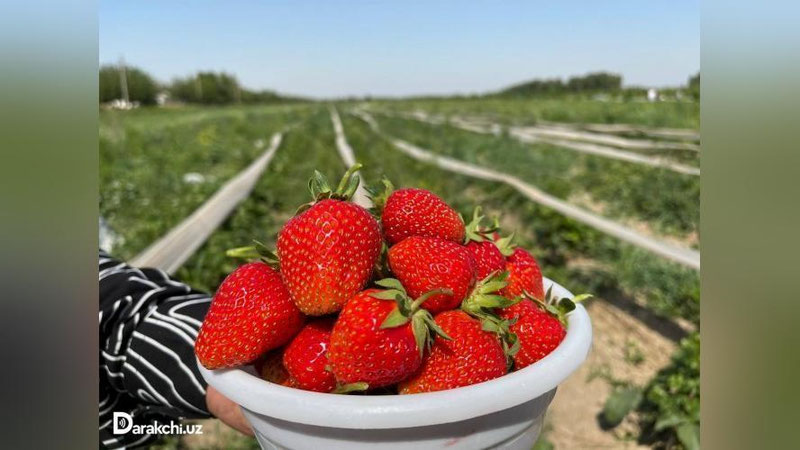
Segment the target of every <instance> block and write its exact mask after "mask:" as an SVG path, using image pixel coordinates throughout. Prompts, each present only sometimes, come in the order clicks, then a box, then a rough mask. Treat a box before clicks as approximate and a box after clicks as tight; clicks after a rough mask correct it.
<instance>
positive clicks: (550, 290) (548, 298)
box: [544, 284, 553, 303]
mask: <svg viewBox="0 0 800 450" xmlns="http://www.w3.org/2000/svg"><path fill="white" fill-rule="evenodd" d="M552 300H553V285H552V284H551V285H550V287H549V288H547V292H545V294H544V302H545V303H550V302H551V301H552Z"/></svg>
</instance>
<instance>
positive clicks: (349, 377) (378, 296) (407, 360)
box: [328, 279, 441, 389]
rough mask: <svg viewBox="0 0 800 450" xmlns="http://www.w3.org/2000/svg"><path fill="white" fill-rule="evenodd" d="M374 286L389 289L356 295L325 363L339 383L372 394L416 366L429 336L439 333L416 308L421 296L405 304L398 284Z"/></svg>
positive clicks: (341, 319) (385, 282)
mask: <svg viewBox="0 0 800 450" xmlns="http://www.w3.org/2000/svg"><path fill="white" fill-rule="evenodd" d="M378 284H379V285H383V286H385V287H389V288H390V289H388V290H380V289H368V290H365V291H363V292H359V293H358V294H356V295H355V296H354V297H353V298H352V299H350V301H348V302H347V304H346V305H345V307H344V309H343V310H342V312H341V314H340V315H339V319H338V320H337V321H336V325H334V327H333V333H332V335H331V346H330V350H329V352H328V359H329V361H330V363H331V368H332V369H333V373H334V374H335V375H336V380H337V381H338V382H339V383H342V384H345V385H348V384H352V383H366V384H367V385H368V386H369V388H370V389H374V388H379V387H383V386H390V385H392V384H395V383H397V382H399V381H401V380H403V379H405V378H408V376H410V375H411V374H412V373H414V371H415V370H417V369H418V368H419V366H420V364H421V363H422V354H423V350H424V348H425V347H427V346H429V345H430V342H431V335H430V330H433V331H434V332H437V333H441V330H439V329H438V327H437V326H436V324H435V323H434V322H433V318H432V317H431V315H430V313H429V312H428V311H426V310H424V309H420V308H419V305H420V304H421V303H422V302H424V301H425V298H426V296H422V297H420V298H418V299H417V300H415V301H414V302H411V301H410V299H409V298H408V297H407V295H406V293H405V291H404V290H403V287H402V285H401V284H400V282H399V281H397V280H394V279H386V280H381V281H379V282H378ZM392 299H396V301H397V303H395V302H393V301H391V300H392Z"/></svg>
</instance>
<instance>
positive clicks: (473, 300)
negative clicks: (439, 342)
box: [461, 271, 520, 317]
mask: <svg viewBox="0 0 800 450" xmlns="http://www.w3.org/2000/svg"><path fill="white" fill-rule="evenodd" d="M507 278H508V272H505V271H504V272H492V273H490V274H489V275H488V276H486V278H484V279H482V280H481V281H479V282H478V283H477V284H476V285H475V288H473V289H472V293H470V295H469V296H468V297H467V298H466V299H464V301H463V302H462V303H461V309H462V310H464V312H466V313H467V314H470V315H472V316H475V317H478V316H480V315H482V314H491V311H492V310H493V309H494V308H508V307H509V306H511V305H513V304H515V303H517V302H518V301H520V299H519V298H516V299H509V298H506V297H503V296H502V295H500V294H498V292H500V291H501V290H502V289H503V288H504V287H506V285H507V284H508V283H506V279H507Z"/></svg>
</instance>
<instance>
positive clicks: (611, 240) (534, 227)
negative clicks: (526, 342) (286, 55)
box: [99, 99, 700, 448]
mask: <svg viewBox="0 0 800 450" xmlns="http://www.w3.org/2000/svg"><path fill="white" fill-rule="evenodd" d="M362 106H363V105H361V104H355V103H352V104H349V103H342V104H337V107H338V110H339V114H340V116H341V120H342V125H343V128H344V133H345V136H346V139H347V141H348V143H349V144H350V146H351V147H352V148H353V151H354V153H355V158H356V160H357V161H358V162H360V163H362V164H363V165H364V168H363V169H362V171H361V173H362V175H363V178H364V180H365V181H366V182H367V183H368V184H371V185H377V184H378V182H379V180H380V177H381V176H384V175H385V176H387V177H389V178H390V179H391V180H392V182H393V183H394V185H395V186H398V187H402V186H415V187H419V188H424V189H428V190H431V191H433V192H434V193H436V194H438V195H439V196H441V197H442V198H444V199H446V200H447V202H448V203H449V204H450V205H451V206H452V207H453V208H454V209H456V210H457V211H458V212H459V213H460V214H461V215H462V216H463V217H470V216H471V215H472V210H473V208H474V206H475V205H481V206H482V207H483V209H484V211H485V212H486V213H487V215H488V216H493V215H497V216H499V220H500V225H501V227H502V229H503V230H506V231H507V232H510V231H514V232H515V240H516V242H517V243H518V244H519V245H521V246H523V247H525V248H527V249H530V250H531V252H532V253H533V254H534V255H535V256H536V257H537V259H538V260H539V264H540V265H541V267H542V269H543V272H544V274H545V275H546V276H547V277H549V278H551V279H554V280H556V281H558V282H559V283H561V284H563V285H565V286H566V287H568V288H569V289H570V290H571V291H573V292H576V293H577V292H591V293H593V294H595V299H593V300H591V301H590V303H589V305H588V309H589V312H590V314H591V315H592V317H593V322H594V324H595V333H596V338H595V341H594V346H595V350H594V352H593V356H592V358H593V359H590V360H589V361H588V362H587V364H586V366H587V368H586V371H584V372H579V373H576V374H575V375H574V376H573V378H572V380H571V381H570V384H569V385H565V386H563V387H562V388H560V389H559V394H558V395H557V396H556V399H555V402H554V410H553V411H552V414H551V416H550V417H551V419H552V420H550V422H549V423H548V425H547V426H546V432H545V434H544V438H543V439H542V440H541V441H540V442H539V444H537V446H538V447H539V448H548V446H550V448H552V446H555V447H556V448H576V447H583V448H586V447H605V448H608V447H618V448H627V447H635V446H638V445H652V446H660V447H663V448H676V447H686V448H694V447H693V445H694V439H695V437H696V433H697V427H698V424H699V369H698V358H699V355H698V349H697V347H698V345H697V341H698V337H697V333H696V330H697V327H698V325H699V310H700V298H699V274H698V271H696V270H695V269H693V268H691V267H686V266H684V265H681V264H679V263H676V262H672V261H669V260H667V259H665V258H663V257H661V256H659V255H657V254H654V253H652V252H650V251H648V250H646V249H643V248H639V247H637V246H635V245H633V244H631V243H626V242H623V241H620V240H619V239H617V238H615V237H612V236H609V235H607V234H604V233H603V232H601V231H598V230H597V229H595V228H593V227H591V226H589V225H587V224H585V223H581V222H579V221H577V220H574V219H571V218H568V217H565V216H564V215H562V214H561V213H559V212H558V211H555V210H553V209H550V208H548V207H546V206H542V205H540V204H538V203H536V202H533V201H531V200H530V199H529V198H527V197H526V196H524V195H522V194H521V193H520V192H518V191H517V190H515V189H514V188H512V187H510V186H508V185H505V184H501V183H497V182H493V181H485V180H479V179H477V178H473V177H471V176H468V175H464V174H457V173H453V172H449V171H445V170H443V169H441V168H439V167H436V166H435V165H433V164H430V163H429V162H423V161H419V160H416V159H414V158H412V157H410V156H408V155H407V154H404V153H402V152H400V151H398V150H397V149H396V148H395V147H394V146H393V145H392V144H391V143H390V142H389V141H387V140H386V139H385V138H384V137H382V136H381V135H379V134H378V133H376V132H375V131H374V130H373V129H371V128H370V126H369V125H368V124H367V123H366V122H365V121H364V120H362V118H360V117H358V116H356V115H354V114H352V113H353V112H354V111H355V110H356V109H357V108H360V107H362ZM369 108H371V109H374V110H375V111H378V110H380V111H388V112H396V113H408V112H412V111H423V112H425V113H426V114H430V115H437V114H438V115H443V116H463V117H468V116H469V117H479V118H481V119H483V120H487V121H491V122H493V123H497V124H501V125H512V124H513V125H529V124H536V123H541V122H542V121H545V122H560V123H565V124H569V125H575V124H628V125H634V126H644V127H663V128H682V129H689V130H694V131H696V129H697V127H698V122H699V108H698V105H697V104H696V103H690V102H687V103H678V102H659V103H644V102H624V101H619V102H598V101H592V100H585V99H584V100H577V99H576V100H565V99H545V100H538V101H521V100H501V99H492V100H488V99H461V100H414V101H412V100H405V101H396V102H389V101H382V102H374V104H371V105H369ZM374 117H375V120H376V121H377V123H378V124H379V125H380V128H381V129H382V130H383V131H384V132H385V133H387V135H391V136H392V137H395V138H399V139H402V140H405V141H408V142H410V143H412V144H414V145H416V146H419V147H421V148H424V149H426V150H428V151H430V152H432V153H434V154H436V155H443V156H448V157H451V158H454V159H457V160H460V161H465V162H469V163H472V164H474V165H479V166H482V167H487V168H490V169H493V170H495V171H498V172H502V173H507V174H510V175H514V176H516V177H519V178H521V179H524V180H525V181H526V182H528V183H530V184H532V185H535V186H536V187H538V188H539V189H541V190H542V191H544V192H547V193H549V194H551V195H553V196H555V197H557V198H558V199H560V200H562V201H564V202H567V203H570V204H573V205H576V206H579V207H581V208H583V209H585V210H588V211H591V212H593V213H595V214H597V215H600V216H603V217H606V218H609V219H613V220H614V221H616V222H619V223H620V224H623V225H625V226H626V227H629V228H631V229H634V230H636V231H637V232H639V233H641V234H644V235H647V236H651V237H654V238H657V239H661V240H664V241H666V242H670V243H672V244H674V245H679V246H683V247H686V248H690V249H694V250H698V249H699V247H700V242H699V233H698V223H699V192H700V191H699V189H700V188H699V177H697V176H692V175H686V174H680V173H675V172H672V171H668V170H665V169H661V168H656V167H649V166H642V165H638V164H635V163H631V162H626V161H619V160H614V159H608V158H604V157H602V156H597V155H589V154H583V153H579V152H575V151H572V150H569V149H565V148H562V147H559V146H558V145H554V144H549V143H535V144H530V143H524V142H521V141H519V140H517V139H515V138H514V137H513V136H510V135H509V134H508V133H502V132H501V133H498V134H496V135H494V134H480V133H475V132H470V131H466V130H464V129H460V128H458V127H455V126H452V125H449V124H446V123H444V124H438V125H437V124H432V123H425V122H421V121H417V120H413V119H410V118H407V117H398V116H394V115H388V114H374ZM287 125H295V126H294V127H293V128H291V130H290V131H288V132H287V133H286V134H285V136H284V139H283V142H282V143H281V145H280V147H279V148H278V150H277V151H276V153H275V155H274V157H273V158H272V160H271V162H270V163H269V165H268V166H267V167H266V169H265V170H264V172H263V173H262V175H261V177H260V179H259V181H258V182H257V184H256V185H255V187H254V189H253V191H252V193H251V194H250V196H249V197H248V198H247V199H246V200H245V201H243V202H242V203H241V204H240V205H239V206H238V207H237V208H236V209H235V210H234V211H233V213H232V214H231V215H230V217H229V218H228V219H227V220H226V221H225V222H224V223H223V225H222V226H221V227H219V228H218V229H217V230H216V231H215V232H214V233H213V234H212V235H211V237H210V238H209V239H208V240H207V241H206V242H205V243H204V244H203V245H202V246H201V247H200V249H199V250H198V251H197V252H195V253H194V255H193V256H192V257H191V258H190V259H189V260H188V261H187V262H186V263H185V264H184V265H183V267H181V268H180V269H179V270H178V272H177V273H176V276H177V277H178V278H179V279H181V280H182V281H185V282H188V283H190V284H192V285H193V286H195V287H197V288H199V289H204V290H207V291H209V292H211V291H214V290H215V289H216V287H217V285H218V284H219V283H220V281H221V280H222V279H223V278H224V277H225V275H226V274H228V273H229V272H231V271H232V270H233V269H234V268H235V267H236V264H237V263H236V261H234V260H231V259H230V258H227V257H226V256H225V254H224V252H225V250H226V249H228V248H232V247H238V246H242V245H248V244H250V243H251V241H252V239H257V240H259V241H261V242H263V243H264V244H266V245H267V246H268V247H274V246H275V236H276V233H277V231H278V230H279V228H280V227H281V226H282V224H283V223H284V222H285V221H286V220H287V219H288V218H290V217H292V215H293V214H294V213H295V210H296V208H297V205H299V204H302V203H304V202H307V201H309V200H310V199H311V198H310V194H309V192H308V189H307V187H308V178H309V177H310V176H311V174H312V173H313V171H314V170H319V171H321V172H322V173H324V174H325V175H327V176H328V178H330V179H332V180H334V179H338V177H339V176H340V175H341V174H342V173H343V172H344V170H345V169H346V167H345V163H344V162H343V161H342V159H341V157H340V156H339V154H338V153H337V151H336V147H335V144H334V142H335V134H334V129H333V126H332V124H331V117H330V114H329V111H328V109H327V105H322V104H316V103H310V104H293V105H291V106H282V105H276V106H268V107H267V106H253V107H218V108H185V109H184V108H179V109H167V110H165V109H147V108H143V109H138V110H133V111H127V112H119V111H116V112H112V111H103V112H101V123H100V132H99V134H100V183H101V184H100V213H101V215H102V216H103V217H104V218H105V219H106V221H107V222H108V224H109V226H110V227H111V229H112V230H113V231H114V232H115V233H116V234H117V235H119V236H120V237H121V239H120V240H118V241H117V243H116V245H115V247H114V248H113V249H112V253H113V254H115V255H116V256H118V257H121V258H128V259H129V258H131V257H133V256H134V255H136V254H138V253H139V252H140V251H141V250H142V249H144V248H145V247H146V246H147V245H148V244H150V243H151V242H153V241H155V240H156V239H157V238H159V237H160V236H162V235H164V234H165V233H166V232H167V231H168V230H169V229H171V228H172V227H174V226H175V225H176V224H178V223H179V222H180V221H181V220H182V219H183V218H185V217H186V216H188V215H189V214H190V213H191V212H192V211H194V210H195V209H196V208H197V207H198V206H199V205H201V204H202V203H203V202H204V201H205V200H206V199H208V198H209V197H210V196H211V195H212V194H213V193H214V192H215V191H216V190H217V189H218V188H219V187H220V186H221V185H222V184H223V183H224V182H225V181H226V180H227V179H229V178H231V177H232V176H234V175H235V174H236V173H237V172H239V171H240V170H242V169H243V168H244V167H246V166H247V165H248V164H249V163H250V162H252V160H254V159H255V158H256V157H258V156H259V155H260V154H261V153H263V151H264V150H265V148H266V145H267V143H268V142H269V139H270V136H271V135H272V134H273V133H275V132H277V131H280V130H283V129H284V128H285V127H286V126H287ZM625 136H626V137H627V138H628V139H644V137H643V136H640V135H637V134H636V133H635V132H634V133H625ZM647 139H650V140H655V141H659V140H662V139H661V138H653V137H647ZM634 151H635V152H638V153H641V154H648V155H656V156H658V157H662V158H666V159H671V160H674V161H680V162H681V163H684V164H689V165H694V166H697V167H699V152H691V151H683V150H678V151H675V150H654V151H649V150H648V151H644V150H634ZM604 315H605V316H604ZM595 317H596V319H595ZM631 330H634V331H631ZM670 354H674V357H673V358H672V359H670ZM580 402H582V403H580ZM586 402H589V404H586ZM578 403H580V404H579V406H577V407H570V405H572V404H578ZM567 421H571V422H572V423H571V426H570V428H571V429H565V428H564V427H565V425H563V423H564V422H567ZM560 423H561V424H560ZM207 428H210V429H211V432H210V435H206V436H203V439H206V441H204V442H200V443H196V444H198V445H200V446H202V445H205V446H207V447H209V448H210V447H214V446H222V447H227V448H251V447H252V448H256V444H255V442H254V441H250V440H248V439H244V438H240V437H237V436H236V435H234V434H233V433H230V432H226V431H225V430H224V429H222V428H218V427H207ZM214 430H216V432H214ZM582 433H583V434H582ZM197 438H198V437H192V438H191V439H197ZM184 439H189V438H184ZM214 439H216V441H215V440H214ZM186 444H187V443H186V442H180V441H179V439H178V438H170V439H167V440H165V441H164V442H163V445H164V446H165V448H172V447H180V446H181V445H186Z"/></svg>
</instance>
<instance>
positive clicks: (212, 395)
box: [206, 386, 253, 436]
mask: <svg viewBox="0 0 800 450" xmlns="http://www.w3.org/2000/svg"><path fill="white" fill-rule="evenodd" d="M206 405H207V406H208V411H209V412H211V414H213V415H214V416H215V417H216V418H217V419H219V420H221V421H222V422H223V423H225V424H226V425H228V426H230V427H231V428H233V429H235V430H236V431H238V432H240V433H242V434H244V435H247V436H253V429H252V428H251V427H250V423H249V422H248V421H247V419H246V418H245V417H244V413H242V408H241V407H239V405H237V404H236V403H234V402H233V401H231V400H230V399H228V398H227V397H225V396H224V395H222V394H221V393H220V392H219V391H218V390H216V389H214V388H213V387H211V386H208V389H207V390H206Z"/></svg>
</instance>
